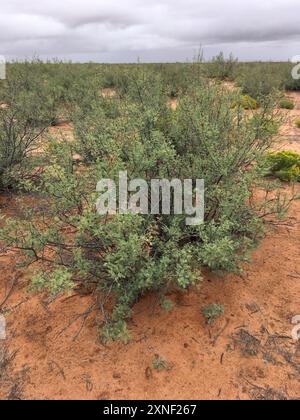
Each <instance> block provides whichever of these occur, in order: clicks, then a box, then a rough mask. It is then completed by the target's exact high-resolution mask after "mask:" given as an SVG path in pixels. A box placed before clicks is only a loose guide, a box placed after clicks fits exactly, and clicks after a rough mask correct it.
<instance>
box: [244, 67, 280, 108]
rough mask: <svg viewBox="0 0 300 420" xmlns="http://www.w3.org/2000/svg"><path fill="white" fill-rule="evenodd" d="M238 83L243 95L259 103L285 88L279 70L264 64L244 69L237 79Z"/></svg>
mask: <svg viewBox="0 0 300 420" xmlns="http://www.w3.org/2000/svg"><path fill="white" fill-rule="evenodd" d="M237 83H238V85H239V86H240V87H241V89H242V92H243V94H245V95H249V96H251V97H252V98H254V99H256V100H257V101H258V102H260V100H261V98H263V97H264V96H267V95H270V94H272V93H274V92H276V91H279V90H280V89H282V87H283V80H282V77H281V75H280V74H279V73H278V71H277V69H276V68H273V67H272V66H270V65H268V64H263V63H259V64H257V63H253V64H252V65H249V66H247V67H246V68H244V69H243V72H242V73H241V74H240V75H239V76H238V77H237Z"/></svg>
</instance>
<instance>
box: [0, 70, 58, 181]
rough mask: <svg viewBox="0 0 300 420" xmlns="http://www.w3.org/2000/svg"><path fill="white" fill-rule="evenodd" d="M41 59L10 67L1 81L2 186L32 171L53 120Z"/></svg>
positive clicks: (0, 156)
mask: <svg viewBox="0 0 300 420" xmlns="http://www.w3.org/2000/svg"><path fill="white" fill-rule="evenodd" d="M40 66H41V64H40V63H39V62H34V63H23V64H14V65H13V66H9V69H8V74H7V79H6V80H2V81H0V95H1V99H2V101H3V104H2V105H1V106H0V189H1V188H12V187H15V186H16V184H17V180H18V178H24V177H26V176H27V175H29V174H30V171H31V170H32V167H31V160H32V153H33V152H34V151H35V150H36V149H37V147H38V140H39V139H40V138H41V135H42V134H43V133H44V131H45V129H46V128H47V127H49V126H50V125H51V123H52V122H53V115H54V114H53V107H54V100H53V95H51V92H50V91H49V89H48V86H47V84H45V82H44V78H43V73H42V72H41V71H40Z"/></svg>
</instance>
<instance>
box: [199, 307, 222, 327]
mask: <svg viewBox="0 0 300 420" xmlns="http://www.w3.org/2000/svg"><path fill="white" fill-rule="evenodd" d="M224 312H225V310H224V306H223V305H220V304H218V303H213V304H211V305H207V306H205V307H204V308H203V309H202V314H203V316H204V318H205V319H206V321H207V323H208V325H212V324H213V323H214V322H215V321H216V320H217V319H218V318H220V317H221V316H223V315H224Z"/></svg>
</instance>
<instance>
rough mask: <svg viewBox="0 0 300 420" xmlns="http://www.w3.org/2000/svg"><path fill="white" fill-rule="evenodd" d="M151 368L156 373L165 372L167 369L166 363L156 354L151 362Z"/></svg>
mask: <svg viewBox="0 0 300 420" xmlns="http://www.w3.org/2000/svg"><path fill="white" fill-rule="evenodd" d="M152 367H153V369H156V370H158V371H161V370H165V369H168V362H167V361H166V360H165V359H164V358H163V357H161V356H159V355H158V354H156V355H155V356H154V359H153V361H152Z"/></svg>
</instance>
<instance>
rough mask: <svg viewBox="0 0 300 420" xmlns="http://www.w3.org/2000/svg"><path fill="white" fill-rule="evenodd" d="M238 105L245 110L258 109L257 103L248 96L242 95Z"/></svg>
mask: <svg viewBox="0 0 300 420" xmlns="http://www.w3.org/2000/svg"><path fill="white" fill-rule="evenodd" d="M238 105H239V106H241V107H242V108H243V109H245V110H255V109H257V108H258V104H257V101H256V100H255V99H253V98H251V96H249V95H244V96H242V97H241V99H240V101H239V102H238Z"/></svg>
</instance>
